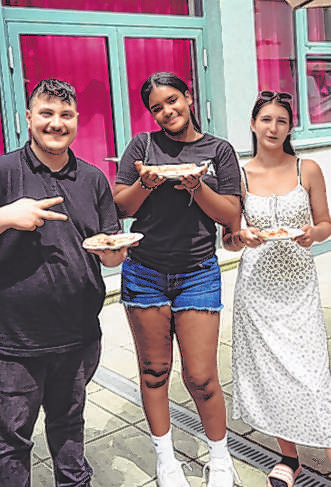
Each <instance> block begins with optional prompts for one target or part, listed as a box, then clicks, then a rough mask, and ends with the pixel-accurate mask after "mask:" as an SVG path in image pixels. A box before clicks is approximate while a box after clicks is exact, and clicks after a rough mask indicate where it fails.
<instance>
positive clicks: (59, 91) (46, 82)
mask: <svg viewBox="0 0 331 487" xmlns="http://www.w3.org/2000/svg"><path fill="white" fill-rule="evenodd" d="M41 95H48V96H50V97H56V98H61V99H62V101H64V102H65V103H68V104H70V103H71V102H72V101H73V102H74V103H75V105H77V98H76V90H75V88H74V87H73V86H72V85H71V84H70V83H68V82H67V81H61V80H59V79H56V78H48V79H43V80H41V81H39V83H38V84H37V85H36V86H35V87H34V88H33V90H32V93H31V95H30V101H29V107H30V108H31V106H32V104H33V101H34V99H35V98H37V97H39V96H41Z"/></svg>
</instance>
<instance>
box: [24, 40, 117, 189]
mask: <svg viewBox="0 0 331 487" xmlns="http://www.w3.org/2000/svg"><path fill="white" fill-rule="evenodd" d="M20 39H21V50H22V59H23V73H24V79H25V87H26V94H27V95H30V93H31V91H32V89H33V88H34V86H35V85H36V84H37V83H38V82H39V81H40V80H41V79H44V78H59V79H63V80H66V81H68V82H69V83H71V84H73V85H74V86H75V88H76V92H77V102H78V111H79V113H80V116H79V128H78V134H77V138H76V139H75V141H74V142H73V144H72V149H73V151H74V152H75V154H76V155H77V156H79V157H81V158H82V159H84V160H86V161H87V162H89V163H91V164H93V165H95V166H97V167H99V168H100V169H101V170H102V171H103V172H104V173H105V175H106V176H107V178H108V180H109V181H110V182H111V183H113V181H114V178H115V172H116V166H115V163H114V162H113V161H112V158H113V157H114V156H115V155H116V154H115V143H114V126H113V117H112V96H111V88H110V83H109V71H108V64H109V63H108V56H107V42H106V39H104V38H102V37H68V36H36V35H22V36H21V38H20Z"/></svg>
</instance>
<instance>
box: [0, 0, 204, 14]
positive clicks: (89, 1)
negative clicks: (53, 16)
mask: <svg viewBox="0 0 331 487" xmlns="http://www.w3.org/2000/svg"><path fill="white" fill-rule="evenodd" d="M2 4H3V5H6V6H8V7H28V8H31V7H32V8H33V7H37V8H55V9H57V8H60V9H70V10H95V11H103V12H104V11H108V12H130V13H145V14H167V15H202V5H201V4H202V0H162V1H160V0H138V1H137V0H70V2H69V1H68V0H2Z"/></svg>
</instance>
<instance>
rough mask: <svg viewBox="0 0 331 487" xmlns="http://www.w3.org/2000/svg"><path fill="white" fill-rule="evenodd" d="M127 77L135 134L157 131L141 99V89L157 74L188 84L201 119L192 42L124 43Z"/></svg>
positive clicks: (170, 40) (132, 125) (161, 40)
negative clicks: (167, 74) (178, 78)
mask: <svg viewBox="0 0 331 487" xmlns="http://www.w3.org/2000/svg"><path fill="white" fill-rule="evenodd" d="M125 49H126V63H127V76H128V85H129V97H130V113H131V128H132V134H133V135H136V134H137V133H138V132H146V131H155V130H157V129H158V125H157V124H156V122H155V121H154V118H153V117H152V115H151V114H150V113H149V112H148V111H147V110H146V108H145V106H144V104H143V102H142V101H141V98H140V89H141V86H142V84H143V82H144V81H145V79H146V78H148V76H150V75H151V74H152V73H154V72H156V71H171V72H173V73H175V74H177V76H179V77H180V78H182V79H183V80H184V81H186V82H187V84H188V86H189V88H190V90H191V91H192V94H193V99H194V101H195V103H194V107H195V113H196V114H197V116H198V107H197V93H198V91H197V86H195V83H194V81H193V80H194V66H193V64H194V63H193V62H192V52H194V42H193V41H191V40H189V39H135V38H127V39H125Z"/></svg>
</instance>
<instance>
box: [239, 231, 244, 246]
mask: <svg viewBox="0 0 331 487" xmlns="http://www.w3.org/2000/svg"><path fill="white" fill-rule="evenodd" d="M238 240H239V242H240V243H242V244H243V245H246V244H245V242H244V241H243V240H242V239H241V236H240V230H239V232H238Z"/></svg>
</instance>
